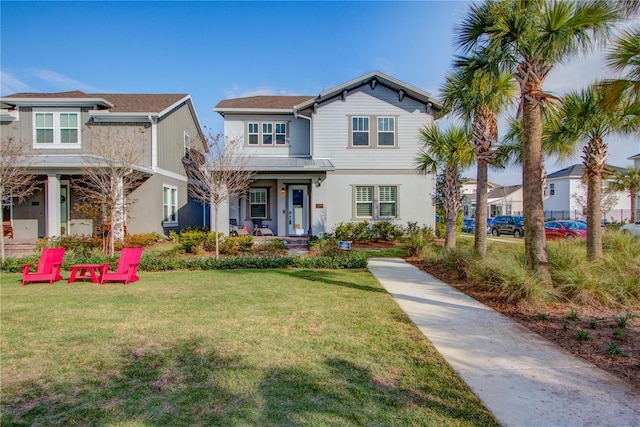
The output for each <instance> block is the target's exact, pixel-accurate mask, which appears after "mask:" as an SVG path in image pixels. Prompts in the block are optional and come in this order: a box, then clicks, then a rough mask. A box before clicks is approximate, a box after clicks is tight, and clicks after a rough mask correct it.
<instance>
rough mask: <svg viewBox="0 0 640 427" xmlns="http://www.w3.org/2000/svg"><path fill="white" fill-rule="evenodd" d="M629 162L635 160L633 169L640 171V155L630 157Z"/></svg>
mask: <svg viewBox="0 0 640 427" xmlns="http://www.w3.org/2000/svg"><path fill="white" fill-rule="evenodd" d="M628 159H629V160H633V167H634V168H635V169H640V153H638V154H636V155H635V156H631V157H628Z"/></svg>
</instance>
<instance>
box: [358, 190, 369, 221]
mask: <svg viewBox="0 0 640 427" xmlns="http://www.w3.org/2000/svg"><path fill="white" fill-rule="evenodd" d="M372 217H373V187H356V218H372Z"/></svg>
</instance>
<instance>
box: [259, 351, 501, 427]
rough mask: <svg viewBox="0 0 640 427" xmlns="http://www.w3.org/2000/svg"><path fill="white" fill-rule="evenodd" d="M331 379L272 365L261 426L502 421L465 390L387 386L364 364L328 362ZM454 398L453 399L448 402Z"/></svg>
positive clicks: (264, 392) (264, 384)
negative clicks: (273, 367)
mask: <svg viewBox="0 0 640 427" xmlns="http://www.w3.org/2000/svg"><path fill="white" fill-rule="evenodd" d="M325 365H326V366H325V367H326V369H327V377H328V378H325V377H323V374H322V373H318V372H316V373H311V372H309V371H307V370H303V369H300V368H281V369H273V370H271V371H270V372H268V374H267V375H266V376H265V379H264V381H263V382H262V384H261V385H260V391H261V394H262V395H263V398H264V399H265V402H266V405H265V408H264V410H263V413H262V419H261V421H260V423H259V424H261V425H314V424H323V425H425V424H432V425H438V424H442V423H451V422H452V421H453V420H455V422H454V423H455V424H468V425H498V424H497V422H496V421H495V419H494V418H493V417H492V416H491V415H490V414H489V413H488V412H487V411H486V409H484V408H483V406H482V405H481V404H480V402H479V401H475V402H473V404H471V405H470V404H469V403H471V402H469V396H470V395H471V394H470V393H469V394H468V395H463V392H462V390H461V389H460V388H459V387H458V388H453V390H444V388H447V382H446V381H442V382H441V386H442V387H443V389H441V390H429V389H428V387H425V388H423V389H409V388H403V387H401V386H398V385H397V384H383V383H382V382H380V381H378V380H376V379H375V378H374V376H373V375H372V373H371V372H370V371H369V370H368V369H367V368H364V367H361V366H358V365H356V364H354V363H352V362H349V361H346V360H344V359H339V358H330V359H327V360H326V361H325ZM448 402H450V403H448Z"/></svg>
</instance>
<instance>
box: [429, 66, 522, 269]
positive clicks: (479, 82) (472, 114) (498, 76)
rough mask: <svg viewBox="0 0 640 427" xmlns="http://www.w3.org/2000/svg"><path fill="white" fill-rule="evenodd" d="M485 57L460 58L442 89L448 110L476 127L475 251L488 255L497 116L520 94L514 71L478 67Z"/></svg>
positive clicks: (472, 139)
mask: <svg viewBox="0 0 640 427" xmlns="http://www.w3.org/2000/svg"><path fill="white" fill-rule="evenodd" d="M484 59H485V58H484V57H482V56H481V55H477V56H475V57H470V58H459V60H458V61H457V62H456V64H455V65H456V70H455V72H452V73H450V74H449V75H448V76H447V77H446V81H445V83H444V85H443V86H442V88H441V89H440V90H441V93H442V98H443V100H444V107H445V109H448V110H451V111H453V112H454V113H456V115H457V116H458V117H460V118H462V119H463V120H464V121H465V122H466V123H467V124H468V125H471V128H472V129H473V133H472V136H471V141H472V143H473V146H474V148H475V155H476V160H477V175H476V211H475V223H476V229H475V237H474V250H475V252H476V253H478V254H479V255H480V256H481V257H482V258H484V257H485V256H486V254H487V233H486V231H485V230H486V225H484V224H486V223H487V187H488V175H487V169H488V165H489V164H493V163H495V161H496V153H495V143H496V142H497V140H498V120H497V118H496V116H497V115H498V114H500V113H501V112H502V111H503V110H504V109H505V108H506V107H507V106H508V105H509V104H511V102H512V101H513V99H514V96H515V94H516V85H515V83H516V82H515V80H514V79H513V76H512V75H511V74H509V73H504V72H500V71H499V70H498V69H497V68H496V67H490V65H491V63H488V62H486V61H485V62H484V64H485V66H484V67H482V68H480V69H477V68H476V66H475V64H477V63H479V62H480V61H484Z"/></svg>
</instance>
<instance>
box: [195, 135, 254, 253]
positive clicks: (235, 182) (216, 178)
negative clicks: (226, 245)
mask: <svg viewBox="0 0 640 427" xmlns="http://www.w3.org/2000/svg"><path fill="white" fill-rule="evenodd" d="M203 145H204V148H205V153H201V152H199V151H196V150H191V151H190V155H189V157H185V159H184V161H183V163H184V167H185V170H186V171H187V176H188V177H189V180H190V185H189V194H190V195H191V197H193V198H194V199H196V200H198V201H199V202H201V203H209V204H210V205H211V208H212V209H214V224H213V231H215V233H216V259H217V258H219V250H218V246H219V245H218V244H219V232H220V228H219V224H218V214H219V211H220V207H221V206H222V204H223V203H224V202H229V201H230V200H231V199H232V198H233V197H240V196H242V195H244V194H246V193H247V191H248V190H249V184H250V183H251V181H252V179H253V176H254V174H255V172H254V171H252V170H251V169H250V168H248V167H247V165H248V162H249V159H250V157H249V156H248V154H247V153H246V152H245V151H244V148H243V146H242V142H240V141H237V140H233V141H230V142H227V143H226V144H225V142H224V137H223V135H222V134H215V135H214V134H212V133H209V134H208V136H206V137H205V141H203Z"/></svg>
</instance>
